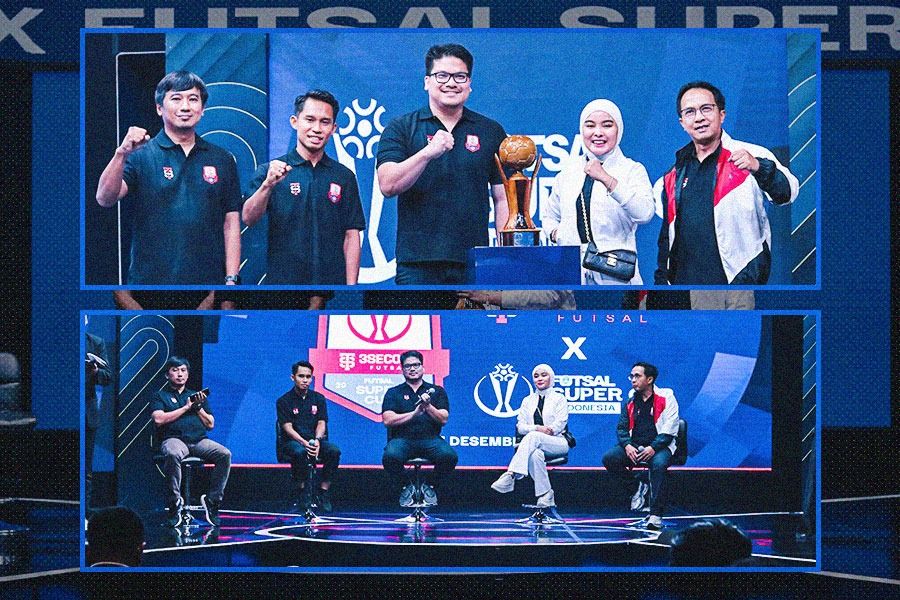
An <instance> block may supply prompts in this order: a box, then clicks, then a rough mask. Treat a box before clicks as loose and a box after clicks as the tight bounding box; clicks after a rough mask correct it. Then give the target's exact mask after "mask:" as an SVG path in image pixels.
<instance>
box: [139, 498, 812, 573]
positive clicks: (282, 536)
mask: <svg viewBox="0 0 900 600" xmlns="http://www.w3.org/2000/svg"><path fill="white" fill-rule="evenodd" d="M402 510H403V509H400V508H399V507H398V508H396V509H393V510H372V511H347V512H345V511H340V510H338V511H335V512H334V513H332V514H329V515H324V516H318V517H317V518H314V519H312V520H311V521H310V520H308V518H307V517H305V516H304V514H302V511H300V513H299V514H298V513H295V512H288V511H284V512H280V511H277V510H273V511H264V510H223V511H222V513H221V520H222V523H221V526H220V527H218V528H211V527H209V526H207V525H206V524H205V523H204V522H203V521H202V514H198V515H197V517H198V518H200V519H201V520H200V521H199V523H201V524H202V526H200V527H192V528H191V529H190V531H189V532H184V531H182V530H178V529H174V528H171V527H167V526H165V525H163V523H164V521H165V514H164V512H163V511H154V512H152V513H149V514H146V515H143V517H144V521H145V523H146V525H147V548H146V549H145V551H144V562H143V566H145V567H162V568H171V567H183V566H185V565H190V566H192V567H201V568H210V567H211V568H253V567H259V568H280V567H286V568H290V567H297V568H300V569H304V568H315V569H316V570H317V571H318V570H320V569H322V568H326V569H327V568H336V569H340V570H351V571H353V570H365V571H367V572H368V571H371V570H373V569H374V570H378V569H379V568H391V569H401V570H406V569H408V570H416V571H421V570H423V569H424V570H428V569H435V570H438V569H440V570H446V569H460V570H476V571H477V570H479V569H484V570H494V569H503V570H504V571H506V570H509V569H516V568H521V569H530V570H547V569H562V570H574V569H585V570H609V569H615V570H618V569H622V570H627V569H629V568H640V569H643V568H647V567H654V568H660V567H666V566H667V565H668V561H669V544H670V543H671V540H672V538H673V537H674V535H675V534H676V533H677V532H678V531H680V530H681V529H683V528H686V527H688V526H690V525H691V524H693V523H695V522H697V521H700V520H703V519H710V518H722V519H727V520H728V521H730V522H731V523H734V524H735V525H737V526H738V527H740V528H741V529H742V530H743V531H744V532H745V533H746V534H747V535H748V536H749V537H750V538H751V540H752V542H753V558H752V560H751V562H750V563H749V564H748V565H747V567H748V568H752V569H759V568H769V567H778V568H785V569H788V570H790V569H791V568H799V569H804V570H808V569H814V568H815V544H814V543H813V542H812V539H813V538H812V537H810V538H808V539H806V538H805V537H804V536H803V535H802V533H803V521H802V518H801V515H800V514H798V513H790V512H748V513H717V512H714V511H713V512H702V513H701V512H698V513H696V514H676V515H671V516H667V517H666V518H665V521H664V524H665V528H664V529H663V530H662V531H661V532H656V531H651V530H648V529H644V528H642V527H641V526H640V524H639V521H640V520H641V518H642V517H643V516H645V514H646V513H640V512H635V513H632V512H625V511H622V512H620V513H610V514H596V513H595V514H587V513H584V512H577V513H569V512H565V511H558V510H550V511H547V513H546V516H547V517H550V518H555V519H556V520H558V521H559V522H556V523H536V522H525V523H523V522H521V521H522V520H524V519H525V518H527V517H529V516H531V513H532V511H531V510H530V509H527V508H522V510H521V511H519V512H458V511H457V512H455V511H453V510H451V509H447V510H444V509H442V508H441V507H435V509H433V510H432V511H430V512H429V515H430V516H431V517H433V518H434V519H435V520H429V521H424V522H417V521H413V522H408V520H407V522H404V521H403V519H404V518H405V517H408V515H409V512H402Z"/></svg>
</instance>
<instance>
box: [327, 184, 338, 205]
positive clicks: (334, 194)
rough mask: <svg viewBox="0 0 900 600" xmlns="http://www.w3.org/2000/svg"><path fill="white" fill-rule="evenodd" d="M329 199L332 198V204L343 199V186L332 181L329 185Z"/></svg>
mask: <svg viewBox="0 0 900 600" xmlns="http://www.w3.org/2000/svg"><path fill="white" fill-rule="evenodd" d="M328 199H329V200H331V203H332V204H337V203H338V202H340V201H341V186H339V185H338V184H336V183H334V182H332V183H331V185H330V186H329V187H328Z"/></svg>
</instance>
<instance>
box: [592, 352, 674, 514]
mask: <svg viewBox="0 0 900 600" xmlns="http://www.w3.org/2000/svg"><path fill="white" fill-rule="evenodd" d="M658 376H659V369H657V368H656V367H655V366H654V365H651V364H650V363H646V362H637V363H634V365H633V366H632V367H631V374H630V375H629V376H628V378H629V379H630V380H631V390H632V394H633V395H632V397H631V399H630V400H629V401H628V403H627V404H626V405H625V406H624V407H623V408H622V413H621V414H620V415H619V422H618V424H617V425H616V437H617V438H618V444H616V445H615V446H613V447H612V448H610V449H609V450H608V451H607V452H606V454H604V455H603V466H604V467H606V470H607V471H609V472H610V473H612V474H613V475H614V476H615V477H616V479H617V480H618V481H619V483H620V484H621V486H622V488H623V489H628V488H629V487H631V486H634V485H635V484H637V491H636V492H635V493H634V496H633V497H632V499H631V508H632V509H633V510H640V509H641V508H643V507H644V504H645V502H646V495H647V494H648V493H649V494H650V515H649V516H648V517H647V519H646V521H644V522H642V523H641V524H642V525H643V526H644V527H646V528H647V529H652V530H656V531H659V530H660V529H662V515H663V512H664V511H665V508H666V472H667V470H668V468H669V465H671V464H672V455H673V454H674V452H675V436H677V435H678V402H677V401H676V400H675V394H673V393H672V390H670V389H667V388H657V387H656V378H657V377H658ZM639 464H645V465H646V466H647V468H648V471H649V484H647V483H643V482H639V483H638V482H636V481H635V479H634V477H632V474H631V469H633V468H634V467H636V466H638V465H639Z"/></svg>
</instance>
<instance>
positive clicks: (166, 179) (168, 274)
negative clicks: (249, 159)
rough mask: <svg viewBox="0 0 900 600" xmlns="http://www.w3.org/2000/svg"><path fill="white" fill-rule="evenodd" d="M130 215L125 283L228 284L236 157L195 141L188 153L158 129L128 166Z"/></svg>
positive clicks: (237, 195)
mask: <svg viewBox="0 0 900 600" xmlns="http://www.w3.org/2000/svg"><path fill="white" fill-rule="evenodd" d="M122 178H123V179H124V181H125V183H126V184H127V185H128V195H127V196H126V197H125V198H124V199H123V200H124V201H125V202H127V203H128V205H129V207H130V208H131V210H133V213H132V219H131V229H132V237H131V266H130V267H129V269H128V283H129V284H139V285H162V284H179V285H191V284H212V285H222V284H224V283H225V281H224V278H225V236H224V234H223V230H222V226H223V224H224V222H225V214H226V213H229V212H236V211H238V210H240V208H241V188H240V181H239V180H238V174H237V165H236V164H235V162H234V157H233V156H232V155H231V154H230V153H229V152H228V151H227V150H225V149H224V148H220V147H218V146H216V145H214V144H210V143H209V142H207V141H205V140H204V139H203V138H201V137H200V136H199V135H198V136H197V140H196V143H195V144H194V147H193V148H191V151H190V154H188V155H187V156H185V154H184V151H183V150H182V149H181V146H179V145H178V144H176V143H174V142H173V141H172V140H170V139H169V136H167V135H166V132H165V130H161V131H160V132H159V133H158V134H157V135H156V137H154V138H153V139H151V140H150V141H149V142H148V143H147V144H146V145H145V146H144V147H142V148H140V149H138V150H137V151H135V152H133V153H132V154H130V155H129V156H128V158H127V160H126V161H125V171H124V173H123V176H122Z"/></svg>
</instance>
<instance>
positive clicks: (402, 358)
mask: <svg viewBox="0 0 900 600" xmlns="http://www.w3.org/2000/svg"><path fill="white" fill-rule="evenodd" d="M407 358H418V359H419V362H421V363H424V362H425V359H424V358H423V357H422V353H421V352H419V351H418V350H407V351H406V352H404V353H403V354H401V355H400V366H401V367H402V366H403V363H405V362H406V359H407Z"/></svg>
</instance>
